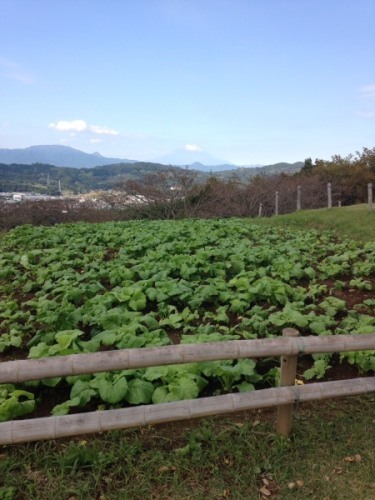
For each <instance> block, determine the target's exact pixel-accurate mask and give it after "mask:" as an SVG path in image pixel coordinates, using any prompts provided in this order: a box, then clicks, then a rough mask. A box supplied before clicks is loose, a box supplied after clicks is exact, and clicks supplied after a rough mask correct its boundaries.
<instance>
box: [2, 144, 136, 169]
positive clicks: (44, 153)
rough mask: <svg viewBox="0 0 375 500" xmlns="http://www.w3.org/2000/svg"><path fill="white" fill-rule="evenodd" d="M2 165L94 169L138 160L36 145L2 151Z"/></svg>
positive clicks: (69, 148)
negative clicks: (47, 165)
mask: <svg viewBox="0 0 375 500" xmlns="http://www.w3.org/2000/svg"><path fill="white" fill-rule="evenodd" d="M0 163H5V164H8V165H10V164H12V163H17V164H22V165H32V164H33V163H45V164H50V165H54V166H56V167H71V168H94V167H101V166H104V165H113V164H115V163H136V160H127V159H121V158H108V157H105V156H102V155H101V154H100V153H98V152H95V153H84V152H83V151H80V150H79V149H75V148H72V147H70V146H63V145H61V144H52V145H36V146H29V147H27V148H22V149H21V148H19V149H0Z"/></svg>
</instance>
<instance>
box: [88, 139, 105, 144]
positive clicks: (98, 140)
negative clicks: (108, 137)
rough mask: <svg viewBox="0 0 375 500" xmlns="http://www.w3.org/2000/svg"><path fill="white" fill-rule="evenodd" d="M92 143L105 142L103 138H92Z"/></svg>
mask: <svg viewBox="0 0 375 500" xmlns="http://www.w3.org/2000/svg"><path fill="white" fill-rule="evenodd" d="M90 142H91V144H98V143H99V142H103V139H90Z"/></svg>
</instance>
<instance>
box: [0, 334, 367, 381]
mask: <svg viewBox="0 0 375 500" xmlns="http://www.w3.org/2000/svg"><path fill="white" fill-rule="evenodd" d="M364 350H375V333H372V334H363V335H362V334H361V335H330V336H322V337H315V336H311V337H298V338H297V337H295V338H293V337H284V338H275V339H255V340H232V341H226V342H212V343H207V344H179V345H171V346H163V347H151V348H141V349H122V350H115V351H104V352H96V353H90V354H71V355H68V356H55V357H52V358H39V359H27V360H16V361H5V362H3V363H0V384H4V383H19V382H26V381H30V380H41V379H45V378H53V377H65V376H71V375H83V374H86V373H96V372H105V371H111V370H127V369H132V368H145V367H148V366H161V365H173V364H182V363H196V362H200V361H216V360H225V359H242V358H261V357H265V356H267V357H274V356H293V355H299V354H318V353H333V352H345V351H364Z"/></svg>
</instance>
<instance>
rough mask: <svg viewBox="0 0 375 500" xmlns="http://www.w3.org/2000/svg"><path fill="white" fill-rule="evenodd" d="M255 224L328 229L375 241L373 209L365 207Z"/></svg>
mask: <svg viewBox="0 0 375 500" xmlns="http://www.w3.org/2000/svg"><path fill="white" fill-rule="evenodd" d="M255 222H257V223H258V224H265V225H272V226H289V227H293V228H296V229H328V230H330V231H334V232H335V233H337V235H339V236H341V237H342V236H347V237H349V238H352V239H355V240H360V241H374V240H375V207H374V210H373V211H372V212H369V211H368V207H367V205H353V206H350V207H341V208H331V209H327V208H325V209H319V210H301V211H300V212H294V213H292V214H288V215H279V216H277V217H271V218H268V219H256V221H255Z"/></svg>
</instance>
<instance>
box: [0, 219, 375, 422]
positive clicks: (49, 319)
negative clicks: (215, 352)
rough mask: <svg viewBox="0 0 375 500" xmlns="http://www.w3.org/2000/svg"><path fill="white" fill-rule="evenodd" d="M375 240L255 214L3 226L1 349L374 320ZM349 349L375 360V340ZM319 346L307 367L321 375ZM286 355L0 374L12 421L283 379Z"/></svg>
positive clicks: (200, 338) (36, 349) (360, 358)
mask: <svg viewBox="0 0 375 500" xmlns="http://www.w3.org/2000/svg"><path fill="white" fill-rule="evenodd" d="M374 288H375V243H373V242H371V243H366V244H361V243H358V242H354V241H351V240H338V239H337V238H334V237H333V236H332V235H331V234H330V233H328V232H321V231H319V232H318V231H313V230H310V231H298V232H297V231H293V230H291V229H283V228H280V229H277V228H272V227H263V226H257V225H254V224H251V223H250V222H249V221H246V220H243V219H241V220H240V219H224V220H183V221H131V222H123V223H118V222H116V223H104V224H84V223H80V224H72V225H58V226H54V227H32V226H20V227H17V228H16V229H14V230H12V231H10V232H9V233H7V234H5V235H3V236H2V238H1V239H0V299H1V302H0V361H1V360H2V361H4V360H10V359H20V358H27V357H28V358H39V357H45V356H61V355H67V354H73V353H84V352H96V351H102V350H109V349H124V348H139V347H151V346H162V345H168V344H171V343H200V342H212V341H221V340H234V339H252V338H266V337H275V336H279V335H281V331H282V329H283V328H285V327H296V328H298V329H299V331H300V332H301V334H302V335H332V334H344V333H345V334H348V333H351V334H361V333H372V332H374V331H375V294H374V292H373V290H374ZM340 361H341V362H343V363H349V364H351V365H354V366H355V367H357V369H358V372H359V373H365V372H367V373H368V372H373V371H374V369H375V351H367V352H355V353H354V352H353V353H350V352H349V353H343V354H342V355H341V356H340ZM330 362H331V357H330V355H327V354H325V355H317V356H315V357H314V362H313V363H312V364H311V367H310V368H308V369H307V370H306V371H305V372H304V378H305V379H306V380H308V379H312V378H323V377H324V376H325V374H326V372H327V370H329V369H330ZM277 364H278V360H274V359H263V360H259V361H255V360H252V359H249V360H239V361H220V362H206V363H196V364H189V365H181V366H163V367H155V368H147V369H142V370H122V371H117V372H111V373H98V374H95V375H84V376H75V377H67V378H64V379H62V378H55V379H48V380H42V381H36V382H30V383H25V384H23V385H22V386H21V385H20V386H14V385H11V384H7V385H0V421H5V420H9V419H13V418H16V417H19V416H22V415H25V414H29V413H33V412H34V413H35V414H48V413H50V412H51V413H52V414H53V415H64V414H66V413H69V412H74V411H77V409H79V411H82V408H87V409H96V408H100V409H104V408H117V407H122V406H129V405H138V404H148V403H150V402H153V403H161V402H167V401H175V400H180V399H192V398H197V397H199V396H200V395H208V394H219V393H223V392H228V391H249V390H253V389H254V388H260V387H267V386H271V385H275V384H276V383H277V378H278V369H277Z"/></svg>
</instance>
